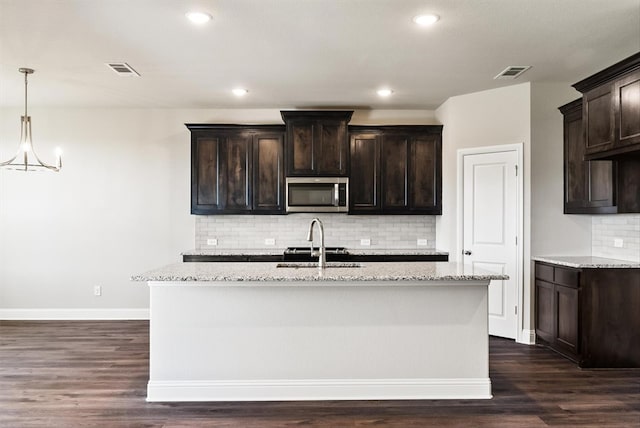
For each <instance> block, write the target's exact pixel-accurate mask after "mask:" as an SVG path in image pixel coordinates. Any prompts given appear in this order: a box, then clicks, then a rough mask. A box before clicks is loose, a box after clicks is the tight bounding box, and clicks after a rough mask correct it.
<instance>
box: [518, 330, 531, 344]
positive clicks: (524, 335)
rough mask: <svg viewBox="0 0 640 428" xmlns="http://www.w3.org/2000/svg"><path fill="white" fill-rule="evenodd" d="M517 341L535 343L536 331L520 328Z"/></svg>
mask: <svg viewBox="0 0 640 428" xmlns="http://www.w3.org/2000/svg"><path fill="white" fill-rule="evenodd" d="M517 342H518V343H522V344H525V345H535V344H536V331H535V330H522V332H521V333H520V340H518V341H517Z"/></svg>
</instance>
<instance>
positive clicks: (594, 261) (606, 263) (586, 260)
mask: <svg viewBox="0 0 640 428" xmlns="http://www.w3.org/2000/svg"><path fill="white" fill-rule="evenodd" d="M532 259H533V260H534V261H537V262H545V263H551V264H555V265H560V266H567V267H572V268H585V269H593V268H600V269H638V268H640V262H633V261H629V260H618V259H607V258H604V257H592V256H537V257H532Z"/></svg>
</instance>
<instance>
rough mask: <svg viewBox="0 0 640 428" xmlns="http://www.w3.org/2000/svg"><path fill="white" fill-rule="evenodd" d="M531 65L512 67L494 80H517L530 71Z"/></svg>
mask: <svg viewBox="0 0 640 428" xmlns="http://www.w3.org/2000/svg"><path fill="white" fill-rule="evenodd" d="M530 68H531V66H530V65H510V66H509V67H507V68H505V69H504V70H502V71H501V72H500V74H498V75H497V76H496V77H494V79H515V78H517V77H520V75H521V74H522V73H524V72H525V71H527V70H528V69H530Z"/></svg>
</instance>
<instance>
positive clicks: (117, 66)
mask: <svg viewBox="0 0 640 428" xmlns="http://www.w3.org/2000/svg"><path fill="white" fill-rule="evenodd" d="M107 67H109V68H110V69H112V70H113V71H114V72H115V73H116V74H117V75H118V76H135V77H140V74H139V73H138V72H137V71H135V70H134V69H133V68H131V66H130V65H129V64H127V63H126V62H109V63H107Z"/></svg>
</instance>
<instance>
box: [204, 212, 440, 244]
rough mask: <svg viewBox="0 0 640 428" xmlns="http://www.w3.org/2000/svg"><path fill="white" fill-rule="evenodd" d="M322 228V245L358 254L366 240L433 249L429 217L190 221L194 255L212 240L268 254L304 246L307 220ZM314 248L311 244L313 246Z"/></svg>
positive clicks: (244, 217)
mask: <svg viewBox="0 0 640 428" xmlns="http://www.w3.org/2000/svg"><path fill="white" fill-rule="evenodd" d="M314 217H318V218H320V219H321V220H322V222H323V223H324V230H325V245H327V246H331V247H338V246H344V247H347V248H359V247H360V240H361V239H364V238H368V239H370V240H371V248H378V249H381V248H389V249H410V248H417V245H416V242H417V238H418V237H420V239H426V240H427V245H426V247H425V246H421V247H420V248H435V242H436V227H435V221H436V220H435V216H421V215H416V216H408V215H400V216H375V215H371V216H350V215H344V214H307V213H300V214H289V215H284V216H281V215H218V216H196V227H195V234H196V236H195V245H196V249H198V250H202V249H207V248H211V247H210V246H208V245H207V239H213V238H215V239H217V240H218V245H217V246H216V247H215V248H216V249H245V248H246V249H250V248H251V249H252V248H256V249H260V248H265V247H267V246H266V245H265V243H264V240H265V239H266V238H273V239H275V240H276V245H275V246H273V245H270V246H268V248H271V249H273V248H277V249H284V248H286V247H290V246H306V245H308V242H307V240H306V238H307V230H308V228H309V223H310V222H311V219H313V218H314ZM316 242H317V241H316Z"/></svg>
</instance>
